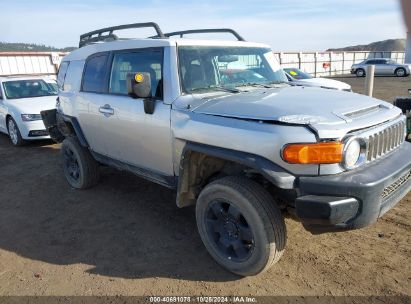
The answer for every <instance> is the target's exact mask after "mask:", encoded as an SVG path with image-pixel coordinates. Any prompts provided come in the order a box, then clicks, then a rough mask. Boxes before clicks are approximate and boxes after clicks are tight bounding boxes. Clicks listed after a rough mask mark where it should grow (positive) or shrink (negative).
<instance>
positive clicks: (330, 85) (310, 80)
mask: <svg viewBox="0 0 411 304" xmlns="http://www.w3.org/2000/svg"><path fill="white" fill-rule="evenodd" d="M283 70H284V72H285V74H286V75H287V78H288V81H289V82H290V84H292V85H297V86H306V87H319V88H323V89H335V90H342V91H347V92H351V91H352V90H351V86H350V85H349V84H347V83H345V82H342V81H338V80H334V79H328V78H314V77H313V76H311V75H310V74H307V73H305V72H303V71H301V70H300V69H297V68H284V69H283Z"/></svg>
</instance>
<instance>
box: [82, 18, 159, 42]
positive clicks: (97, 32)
mask: <svg viewBox="0 0 411 304" xmlns="http://www.w3.org/2000/svg"><path fill="white" fill-rule="evenodd" d="M144 27H152V28H154V30H155V31H156V32H157V35H156V36H155V37H156V38H167V37H166V36H165V35H164V34H163V32H162V31H161V29H160V27H159V26H158V24H157V23H155V22H145V23H132V24H124V25H118V26H112V27H106V28H103V29H99V30H95V31H92V32H88V33H85V34H83V35H81V36H80V42H79V47H83V46H85V45H87V44H90V43H94V42H98V41H107V40H118V37H117V36H116V35H114V34H113V32H114V31H118V30H125V29H130V28H144ZM107 32H108V34H107V35H103V34H104V33H107ZM94 35H97V36H94ZM93 36H94V37H93Z"/></svg>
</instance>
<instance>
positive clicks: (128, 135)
mask: <svg viewBox="0 0 411 304" xmlns="http://www.w3.org/2000/svg"><path fill="white" fill-rule="evenodd" d="M162 64H163V49H162V48H143V49H137V50H127V51H115V52H112V53H111V54H110V56H109V58H108V64H107V69H109V72H108V74H107V77H108V81H107V83H108V88H107V90H104V91H105V92H104V93H103V94H93V95H94V96H93V98H91V99H90V96H88V97H89V101H90V108H89V109H90V112H93V113H95V114H96V115H98V116H99V121H100V123H99V125H98V128H99V130H98V133H99V134H100V135H99V138H98V140H97V139H96V143H97V144H98V145H99V146H100V148H97V150H100V151H103V152H104V153H102V154H104V155H106V156H108V157H110V158H112V159H115V160H118V161H121V162H123V163H126V164H129V165H132V166H135V167H138V168H141V169H143V170H144V169H146V170H148V171H154V173H158V174H160V175H167V176H172V175H173V174H174V173H173V162H172V142H171V130H170V115H171V106H170V105H167V104H164V103H163V101H162V99H163V94H162ZM135 72H148V73H150V76H151V85H152V96H153V97H154V98H155V99H156V104H155V110H154V113H153V114H146V113H145V112H144V102H143V100H142V99H134V98H132V97H130V96H128V95H127V83H126V78H127V74H128V73H135ZM96 131H97V130H96ZM97 152H98V151H97Z"/></svg>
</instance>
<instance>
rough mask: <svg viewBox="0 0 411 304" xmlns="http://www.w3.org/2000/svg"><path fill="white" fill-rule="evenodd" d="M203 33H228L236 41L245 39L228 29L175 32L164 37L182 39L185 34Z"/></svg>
mask: <svg viewBox="0 0 411 304" xmlns="http://www.w3.org/2000/svg"><path fill="white" fill-rule="evenodd" d="M205 33H230V34H233V36H234V37H235V38H237V40H238V41H245V39H244V38H243V37H241V36H240V34H239V33H237V32H236V31H235V30H233V29H229V28H216V29H198V30H186V31H177V32H171V33H165V34H164V36H166V37H170V36H180V38H182V37H183V36H184V35H185V34H205Z"/></svg>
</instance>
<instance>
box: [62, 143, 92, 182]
mask: <svg viewBox="0 0 411 304" xmlns="http://www.w3.org/2000/svg"><path fill="white" fill-rule="evenodd" d="M61 154H62V156H63V170H64V175H65V176H66V179H67V182H68V183H69V184H70V186H72V187H73V188H76V189H87V188H90V187H92V186H94V185H96V184H97V183H98V180H99V177H100V174H99V166H98V163H97V162H96V161H95V159H94V158H93V156H92V155H91V153H90V151H88V150H87V149H86V148H84V147H83V146H81V144H80V143H79V141H78V139H77V138H76V137H74V136H70V137H67V138H65V139H64V141H63V144H62V147H61Z"/></svg>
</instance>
